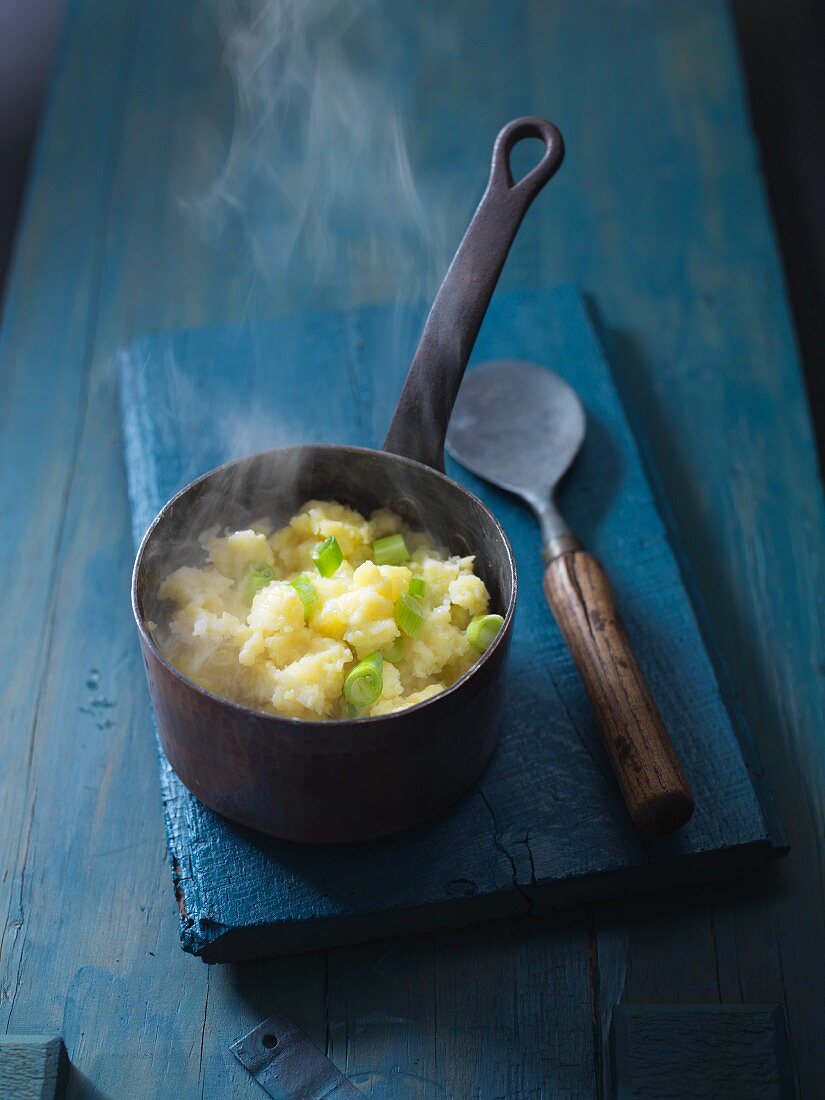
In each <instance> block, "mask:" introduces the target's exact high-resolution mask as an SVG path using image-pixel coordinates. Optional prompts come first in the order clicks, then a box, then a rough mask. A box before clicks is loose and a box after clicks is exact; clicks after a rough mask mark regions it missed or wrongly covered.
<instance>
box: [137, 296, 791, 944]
mask: <svg viewBox="0 0 825 1100" xmlns="http://www.w3.org/2000/svg"><path fill="white" fill-rule="evenodd" d="M425 308H426V307H425V306H423V305H421V306H416V307H413V308H411V309H410V310H408V312H409V313H410V314H413V315H416V316H419V317H423V315H424V314H425ZM399 310H400V307H395V308H393V309H383V308H378V307H373V308H370V309H361V310H350V311H347V312H346V313H335V312H327V313H323V314H310V315H300V314H299V315H296V316H294V317H290V318H284V319H281V320H278V321H274V322H270V323H268V324H263V323H261V324H257V325H247V326H246V327H245V328H244V329H243V330H237V329H233V328H229V329H215V328H211V329H206V330H203V331H196V330H192V331H189V332H183V333H165V334H162V335H159V336H156V337H146V338H142V339H140V340H138V341H137V343H136V345H135V346H134V347H133V348H132V349H131V350H130V351H129V352H128V353H126V354H124V355H123V356H122V357H121V372H122V383H123V384H122V409H123V421H124V440H125V446H126V455H127V463H126V464H127V472H128V476H129V488H130V497H131V501H132V508H133V514H134V519H135V523H134V528H135V539H136V541H137V540H139V539H140V537H141V536H142V534H143V531H144V530H145V529H146V527H147V526H148V524H149V522H150V521H151V519H152V518H153V517H154V514H155V512H156V511H157V510H158V509H159V508H160V506H161V504H162V503H163V502H164V501H165V499H166V498H167V497H168V496H171V495H172V494H173V493H174V492H176V491H177V490H178V489H179V488H180V487H181V486H182V484H183V483H184V482H185V481H188V480H189V479H191V478H192V477H194V476H196V475H197V474H200V473H201V472H203V471H204V470H206V469H209V468H210V467H212V466H216V465H219V464H220V463H222V462H224V461H226V460H227V459H229V458H231V457H234V456H235V454H236V451H235V450H234V449H233V448H235V447H236V446H237V445H238V441H237V440H235V439H232V438H231V437H230V436H228V435H227V431H226V424H227V422H228V423H230V424H232V423H236V422H238V423H239V422H241V421H242V419H243V414H244V408H245V396H244V395H246V394H248V393H255V394H256V395H257V396H256V401H255V408H256V425H257V426H258V428H259V430H260V432H261V435H260V437H259V438H258V440H257V444H258V446H266V445H267V441H268V440H267V433H268V432H269V431H270V430H272V431H273V432H274V433H275V435H276V438H277V439H278V440H279V441H281V442H289V443H297V442H300V441H302V440H303V441H318V440H319V439H325V440H327V441H330V442H344V441H350V442H355V443H359V444H366V445H373V446H374V445H376V443H378V442H379V441H380V435H379V437H378V439H376V438H375V434H374V432H373V431H372V429H371V427H370V424H371V420H372V418H369V419H368V418H366V417H364V415H363V411H359V409H358V406H357V404H356V403H355V402H353V399H352V393H353V383H352V376H353V375H355V377H357V378H358V380H359V383H358V387H357V390H356V392H358V393H362V394H363V393H369V390H370V380H371V379H372V378H375V377H376V376H377V374H378V372H379V370H380V369H381V365H382V358H383V354H384V348H385V347H386V346H387V344H388V342H389V340H390V338H391V333H392V331H393V329H394V327H395V325H396V324H397V321H398V315H399ZM404 327H405V328H406V329H407V330H408V331H409V332H410V333H411V334H413V333H414V332H415V330H416V325H415V324H413V323H409V324H405V326H404ZM504 346H506V347H508V348H510V350H511V354H515V355H521V356H524V357H526V358H528V359H531V360H538V359H539V358H540V357H543V361H544V362H545V363H546V364H547V365H548V366H550V367H551V368H552V369H554V370H557V371H560V372H561V373H562V374H563V375H564V377H565V378H566V379H567V381H568V382H570V383H571V384H572V385H573V386H574V387H575V388H576V389H577V390H578V392H579V394H580V396H581V398H582V400H583V402H584V404H585V407H586V409H587V411H588V415H589V416H590V417H591V419H592V421H593V422H594V423H597V424H598V425H599V427H598V430H597V431H595V432H593V433H591V435H590V436H589V437H588V439H587V440H586V442H585V445H584V448H583V451H582V454H581V456H580V459H579V461H578V463H577V467H576V473H575V481H574V482H572V483H571V485H570V486H569V490H568V494H567V499H566V501H565V506H566V509H567V513H568V514H569V515H570V516H571V518H572V519H573V522H574V525H576V526H578V525H579V524H580V523H581V524H585V525H586V526H587V529H588V530H593V545H594V547H595V548H596V549H598V551H599V553H600V554H601V555H602V556H603V557H604V560H605V561H606V562H608V563H609V567H610V569H611V573H612V575H613V577H614V578H615V580H616V583H617V584H618V585H619V586H620V590H621V592H622V593H623V595H624V597H625V601H626V606H627V609H628V616H629V620H628V621H629V623H630V629H631V631H632V634H633V637H634V638H635V639H636V641H637V645H638V650H639V654H640V659H641V660H642V661H643V664H644V666H645V668H646V670H647V673H648V675H649V676H650V678H651V682H652V683H654V684H655V685H656V688H657V692H658V694H659V696H660V698H661V706H662V708H663V713H664V714H665V716H666V720H667V723H668V727H669V728H670V729H671V731H672V734H673V737H674V739H675V740H676V743H677V744H678V745H679V748H680V751H681V752H683V753H684V755H685V760H686V762H687V767H688V770H689V772H690V775H691V779H692V782H693V785H694V787H695V790H696V796H697V803H698V811H697V813H696V816H695V819H694V820H693V821H692V822H691V823H690V825H689V826H687V827H686V828H685V829H684V830H682V832H681V833H680V834H679V835H678V836H675V835H674V836H672V837H668V838H662V839H660V840H649V839H648V840H645V839H642V838H640V836H639V835H638V833H637V832H636V830H635V829H634V828H633V827H632V825H631V823H630V821H629V820H628V818H627V814H626V811H625V809H624V806H623V804H622V800H621V796H620V794H619V791H618V789H617V787H616V785H615V783H614V781H613V778H612V776H611V773H610V766H609V762H608V759H607V757H606V756H605V754H604V751H603V749H602V745H601V735H600V732H599V727H598V723H597V722H596V720H595V718H594V715H593V712H592V710H591V708H590V706H589V705H588V702H587V698H586V696H585V694H584V692H583V691H582V687H581V681H580V679H579V676H578V675H577V673H576V669H575V666H574V663H573V659H572V657H571V655H570V652H569V651H568V648H567V647H566V645H565V643H564V640H563V638H562V636H561V634H560V633H559V631H558V629H557V627H556V626H555V624H554V622H553V619H552V617H551V615H550V614H549V613H548V610H547V607H546V606H545V603H544V600H543V599H542V579H543V577H542V568H541V564H540V563H541V557H540V553H541V535H540V531H539V528H538V525H537V524H536V523H535V521H534V519H533V517H532V515H531V514H530V512H529V511H528V510H527V509H526V508H525V507H524V506H523V505H522V504H520V503H519V502H517V501H515V500H514V499H512V498H511V497H508V495H507V494H505V493H502V492H499V491H497V490H496V489H495V488H493V487H492V486H489V485H485V484H484V483H483V482H482V481H480V480H479V479H478V478H475V477H473V475H471V474H469V473H467V472H466V471H463V470H461V469H460V468H458V467H457V466H456V464H454V463H453V464H451V472H453V473H454V475H455V476H456V477H457V478H458V479H459V480H461V481H463V482H464V483H465V484H467V485H468V486H469V487H470V488H471V489H472V490H473V491H474V492H476V493H477V494H478V495H480V496H481V498H482V499H483V500H484V502H485V503H486V504H487V505H488V506H489V507H490V508H491V509H492V510H493V512H494V513H495V515H496V516H498V518H499V519H500V521H501V522H502V524H503V525H504V527H505V530H506V531H507V533H508V535H509V537H510V540H511V543H512V545H513V548H514V551H515V554H516V560H517V563H518V568H519V577H520V580H519V585H520V597H519V604H518V609H517V619H516V630H515V635H514V640H513V647H512V655H511V659H510V664H509V666H508V681H509V682H508V687H507V694H506V699H505V718H504V722H503V729H502V736H501V741H500V745H499V748H498V750H497V751H496V753H495V755H494V758H493V760H492V762H491V764H490V765H489V767H488V769H487V771H486V772H485V773H484V775H483V776H482V778H481V780H480V781H479V784H478V786H477V787H476V789H474V790H473V791H472V792H471V793H470V795H469V796H468V797H467V798H465V799H463V800H462V801H461V802H460V803H459V804H458V805H457V806H456V807H455V808H454V809H452V810H451V811H450V812H449V813H447V814H444V815H441V816H440V817H439V818H437V819H435V820H434V821H433V822H432V823H429V824H425V825H424V826H422V827H420V828H418V829H416V830H412V831H410V832H407V833H404V834H402V835H400V836H398V837H397V838H388V839H387V840H386V841H382V842H381V843H379V844H374V845H368V846H354V847H349V846H348V847H346V848H344V849H340V848H334V849H327V848H323V847H310V848H306V847H301V846H298V847H296V846H294V845H291V844H285V843H279V842H277V841H272V840H268V839H266V838H263V837H261V836H259V835H257V834H255V833H253V832H251V831H250V830H246V829H241V828H238V827H237V826H233V825H230V824H228V823H227V822H225V821H224V820H222V819H221V818H220V817H219V816H218V815H216V814H215V813H213V812H211V811H210V810H208V809H206V807H204V806H203V805H201V804H200V803H199V802H198V801H197V800H196V799H195V798H193V797H192V796H191V795H189V794H188V792H186V790H185V789H184V788H183V786H182V784H181V783H180V781H179V780H178V779H177V777H176V776H175V775H174V773H173V772H172V771H171V768H170V766H169V763H168V761H167V760H166V758H165V757H164V756H163V754H162V753H161V755H160V762H161V781H162V786H163V793H164V805H165V806H166V820H167V833H168V835H169V838H170V852H171V858H172V862H173V867H174V868H175V881H176V887H177V890H178V892H179V902H180V905H181V909H182V923H181V934H182V941H183V944H184V946H185V948H186V950H188V951H192V952H194V953H195V954H198V955H202V956H203V957H204V959H206V960H207V961H210V962H215V961H218V962H220V961H226V960H232V959H238V958H244V957H251V956H254V955H256V954H258V955H260V954H272V953H284V952H290V951H299V950H307V949H310V948H313V947H318V946H332V945H334V944H336V943H347V942H354V941H357V940H359V939H365V938H369V937H376V936H381V935H385V936H386V935H391V934H397V933H399V932H404V931H416V930H418V931H421V930H424V929H428V928H433V927H439V926H442V925H449V924H455V923H459V922H461V921H467V920H472V919H475V920H479V919H485V918H489V917H494V916H498V917H502V916H507V915H516V914H519V913H524V912H526V911H531V910H532V911H538V910H542V909H546V908H547V907H549V906H560V905H571V904H576V903H580V902H581V901H583V900H589V899H591V898H593V897H604V896H610V895H614V894H620V893H627V892H632V891H638V890H642V889H650V888H652V887H654V886H656V885H658V884H664V885H670V884H672V883H673V882H678V881H694V880H696V879H701V878H703V877H704V878H712V877H715V876H718V875H727V874H730V873H731V871H735V870H737V869H739V870H740V871H746V870H748V869H751V868H753V867H755V866H758V865H760V864H761V863H763V862H764V861H765V860H767V859H770V858H772V857H773V856H775V855H776V854H778V853H779V852H780V851H781V850H782V844H783V841H782V839H781V838H780V836H779V833H778V831H777V829H776V826H775V823H774V822H773V820H772V809H771V804H770V801H769V799H768V800H766V799H763V797H762V795H761V793H760V785H759V783H757V784H756V785H755V784H754V783H753V781H752V779H751V775H750V772H749V767H748V764H746V762H745V760H744V759H743V757H742V752H741V749H740V744H739V741H738V739H737V736H736V732H735V730H734V727H733V725H732V723H731V721H730V718H729V716H728V714H727V712H726V710H725V706H724V704H723V701H722V697H721V694H720V691H719V687H718V684H717V681H716V677H715V675H714V672H713V669H712V667H711V665H710V662H709V660H708V658H707V655H706V653H705V651H704V648H703V644H702V640H701V637H700V634H699V630H698V625H697V623H696V620H695V617H694V615H693V611H692V609H691V606H690V603H689V600H688V599H687V596H686V593H685V591H684V588H683V586H682V583H681V579H680V576H679V570H678V567H677V565H676V563H675V560H674V558H673V555H672V553H671V550H670V547H669V545H668V541H667V537H666V534H665V530H664V528H663V525H662V523H661V520H660V519H659V516H658V513H657V511H656V507H655V504H654V502H653V499H652V496H651V492H650V489H649V487H648V485H647V482H646V479H645V476H644V473H643V471H642V468H641V464H640V460H639V456H638V453H637V450H636V447H635V443H634V440H633V437H632V434H631V433H630V430H629V428H628V426H627V423H626V421H625V418H624V414H623V411H622V407H621V402H620V400H619V398H618V395H617V393H616V391H615V388H614V387H613V384H612V381H611V378H610V373H609V370H608V367H607V364H606V363H605V361H604V357H603V355H602V353H601V349H600V348H599V345H598V342H597V340H596V338H595V336H594V333H593V331H592V328H591V326H590V324H589V322H588V319H587V315H586V313H585V310H584V307H583V305H582V302H581V300H580V298H579V296H578V295H577V294H576V292H575V291H574V290H573V289H571V288H569V287H567V288H559V289H557V290H554V291H549V292H548V291H510V292H505V293H502V294H500V295H499V296H498V298H497V299H496V301H494V302H493V303H492V304H491V307H490V310H489V312H488V316H487V320H486V322H485V326H484V332H483V334H482V335H481V337H480V340H479V344H478V347H477V355H478V357H479V358H482V359H483V358H486V357H488V355H493V354H494V353H495V350H496V349H499V348H501V347H504ZM342 362H345V363H349V364H351V370H350V372H346V373H345V372H343V371H340V370H336V369H334V366H332V365H334V364H337V363H342ZM170 364H174V369H171V368H170ZM400 369H401V372H402V373H403V366H402V367H401V368H400ZM470 369H472V367H471V368H470ZM273 370H274V371H276V372H277V375H278V378H279V384H278V387H277V389H275V388H273V387H272V386H270V385H268V378H269V377H271V372H272V371H273ZM307 375H309V376H311V377H314V378H317V379H323V387H324V391H325V393H326V395H327V398H328V400H329V404H330V408H331V409H332V410H334V412H333V413H331V415H330V416H329V417H328V418H325V419H324V420H319V419H318V418H317V417H315V416H313V415H309V414H308V411H307V405H306V401H305V387H304V379H305V377H306V376H307ZM196 393H197V394H198V397H197V398H195V396H194V395H195V394H196ZM239 395H240V396H239ZM270 426H271V429H270ZM243 443H244V445H246V443H247V439H246V437H244V441H243ZM606 471H611V472H612V477H611V479H610V480H609V481H608V480H607V478H606V477H605V472H606ZM596 521H597V522H598V530H595V529H594V523H595V522H596ZM629 532H632V533H633V538H634V543H633V544H631V543H630V542H629V541H628V533H629ZM147 728H148V726H147ZM743 732H744V731H743ZM750 766H751V767H752V768H754V769H755V770H756V771H757V772H758V768H759V766H758V762H757V761H756V760H755V759H753V760H752V761H750ZM548 792H550V793H549V796H548Z"/></svg>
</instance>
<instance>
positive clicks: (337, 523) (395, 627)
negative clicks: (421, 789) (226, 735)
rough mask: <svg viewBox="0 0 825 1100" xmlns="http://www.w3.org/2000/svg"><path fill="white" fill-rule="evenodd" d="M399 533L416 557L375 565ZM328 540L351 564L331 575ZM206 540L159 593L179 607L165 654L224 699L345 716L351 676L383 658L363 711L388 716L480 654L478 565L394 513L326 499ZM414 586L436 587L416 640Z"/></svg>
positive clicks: (482, 599) (483, 593) (279, 710)
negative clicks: (409, 601)
mask: <svg viewBox="0 0 825 1100" xmlns="http://www.w3.org/2000/svg"><path fill="white" fill-rule="evenodd" d="M396 534H400V535H401V536H402V537H403V539H404V543H405V545H406V548H407V550H408V552H409V558H408V560H406V561H405V562H404V563H403V564H398V565H376V564H375V562H374V561H373V554H374V551H373V544H374V543H375V542H376V540H379V539H382V538H386V537H388V536H390V535H396ZM330 537H334V538H335V540H336V541H337V544H338V546H339V547H340V551H341V554H342V556H343V560H342V562H341V564H340V565H339V566H338V567H337V569H335V571H334V572H333V573H332V575H331V576H322V575H321V572H320V571H319V569H318V567H317V566H316V563H315V561H314V559H313V551H315V550H316V548H317V547H318V546H319V545H320V543H321V542H322V541H323V540H325V539H328V538H330ZM200 542H201V545H202V546H203V548H204V550H205V552H206V554H207V562H206V564H205V565H204V566H203V567H202V568H194V567H191V566H185V567H183V568H181V569H176V570H175V571H174V572H173V573H171V574H170V575H169V576H168V577H166V579H165V580H164V581H163V582H162V583H161V585H160V590H159V595H160V598H161V599H163V600H169V601H171V602H172V603H173V604H174V605H175V610H174V612H173V613H172V614H171V616H170V619H169V623H168V631H167V632H165V637H164V639H163V643H162V644H163V648H164V651H165V652H166V654H167V656H168V657H169V659H170V660H171V661H172V662H173V664H174V665H175V666H176V667H177V668H178V669H179V670H180V671H181V672H182V673H183V674H184V675H185V676H188V677H189V678H190V679H192V680H194V681H195V682H196V683H198V684H201V685H202V686H203V687H205V688H207V689H209V690H210V691H213V692H215V693H216V694H218V695H222V696H224V697H225V698H228V699H233V700H235V701H236V702H239V703H243V704H245V705H246V706H250V707H254V708H256V709H259V710H264V711H268V712H270V713H273V714H280V715H285V716H287V717H290V718H305V719H319V718H344V717H347V714H348V713H353V711H352V707H351V706H350V707H349V709H348V703H347V699H346V698H345V695H344V683H345V680H346V678H347V676H348V675H349V673H350V672H351V671H352V670H353V668H354V667H355V666H356V664H357V663H358V662H359V661H362V660H363V659H364V658H372V659H374V657H373V655H374V654H376V653H380V654H381V655H382V657H381V659H380V665H381V668H380V682H381V690H380V695H379V697H378V698H377V699H376V700H375V701H374V702H373V703H372V704H371V705H369V706H368V707H366V708H363V709H361V710H359V712H358V713H360V714H371V715H377V714H390V713H392V712H393V711H397V710H402V709H403V708H404V707H410V706H413V705H414V704H415V703H420V702H423V701H424V700H425V699H429V698H430V697H431V696H433V695H437V694H438V693H439V692H440V691H443V690H444V689H445V688H446V687H447V686H448V685H449V684H451V683H453V681H454V680H456V679H458V677H459V676H461V675H462V673H464V672H466V670H467V669H468V668H469V667H470V666H471V665H472V664H473V663H474V662H475V661H476V660H477V659H478V657H479V655H480V654H479V650H478V649H477V648H474V647H473V645H471V644H470V641H469V640H468V637H467V627H468V625H469V624H470V622H471V620H472V619H473V618H474V617H475V616H479V615H484V614H486V612H487V611H488V607H489V599H490V597H489V594H488V592H487V589H486V587H485V585H484V582H483V581H482V580H481V578H480V577H477V576H476V575H475V574H474V572H473V558H472V557H455V556H454V557H451V556H449V555H448V554H446V553H445V552H444V551H442V550H440V549H439V548H438V547H436V546H434V545H433V544H432V542H431V541H430V540H429V539H428V538H427V536H425V535H422V534H419V533H417V532H414V531H412V530H411V529H410V528H409V527H407V526H406V525H405V524H404V523H403V522H402V520H401V519H400V517H399V516H397V515H395V513H393V512H390V511H388V510H386V509H382V510H380V511H377V512H374V513H373V515H372V516H371V517H370V518H369V519H365V518H364V516H362V515H360V514H359V513H358V512H356V511H354V510H353V509H352V508H348V507H345V506H344V505H343V504H338V503H334V502H329V501H317V500H314V501H310V502H309V503H308V504H306V505H304V507H303V508H302V509H301V510H300V511H299V512H298V514H297V515H295V516H293V518H292V519H291V520H290V521H289V523H288V524H287V525H286V526H285V527H283V528H281V529H280V530H278V531H275V532H274V533H273V532H272V530H271V526H269V525H267V524H266V523H265V522H261V523H256V524H253V526H252V527H251V528H250V529H249V530H247V531H233V532H229V533H223V534H219V533H218V531H217V529H213V530H211V531H207V532H205V533H204V534H203V535H201V538H200ZM301 577H303V578H305V581H301V580H299V584H298V587H296V586H294V585H293V583H292V582H294V581H295V580H296V579H297V578H301ZM250 578H252V580H250ZM413 578H416V579H417V580H418V581H419V582H420V581H421V580H423V582H424V594H423V596H421V597H420V602H419V603H418V604H416V605H415V606H417V607H418V609H419V610H420V611H421V612H422V616H421V617H422V618H423V622H419V623H417V624H416V629H415V630H414V631H413V636H408V634H407V633H405V632H404V631H402V629H401V628H400V627H399V623H398V622H397V621H396V619H397V618H398V611H397V605H398V601H399V598H401V597H404V595H405V593H409V590H410V582H411V581H412V580H413ZM306 582H309V584H310V587H309V588H307V586H306ZM302 586H303V587H302ZM419 588H420V583H419ZM255 589H257V590H255ZM302 592H303V595H302ZM305 596H308V599H305V598H304V597H305ZM402 625H403V623H402Z"/></svg>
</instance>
